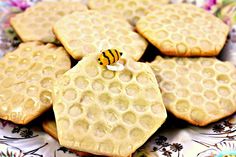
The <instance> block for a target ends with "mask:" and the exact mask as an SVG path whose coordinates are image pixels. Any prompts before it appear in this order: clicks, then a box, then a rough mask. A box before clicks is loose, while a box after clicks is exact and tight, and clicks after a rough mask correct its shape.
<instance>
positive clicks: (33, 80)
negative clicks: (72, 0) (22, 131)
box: [0, 42, 71, 124]
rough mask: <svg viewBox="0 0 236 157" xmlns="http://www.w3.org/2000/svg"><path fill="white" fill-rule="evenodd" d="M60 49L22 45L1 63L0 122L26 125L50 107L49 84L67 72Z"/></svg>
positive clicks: (62, 49)
mask: <svg viewBox="0 0 236 157" xmlns="http://www.w3.org/2000/svg"><path fill="white" fill-rule="evenodd" d="M70 65H71V63H70V57H69V55H68V54H67V52H66V51H65V50H64V48H63V47H56V46H55V45H53V44H47V45H44V44H42V43H38V42H30V43H22V44H20V46H19V47H18V48H17V49H16V50H14V51H13V52H9V53H7V54H6V55H5V56H4V57H3V58H1V59H0V86H1V89H0V99H1V105H0V118H2V119H5V120H9V121H12V122H14V123H17V124H27V123H29V122H30V121H32V120H33V119H35V118H37V117H38V116H40V115H41V114H42V113H44V112H45V111H46V110H48V109H49V108H50V107H51V106H52V88H53V87H52V82H53V81H54V80H55V79H56V78H58V77H59V76H60V75H61V74H63V73H64V72H65V71H67V70H69V69H70Z"/></svg>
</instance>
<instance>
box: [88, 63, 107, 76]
mask: <svg viewBox="0 0 236 157" xmlns="http://www.w3.org/2000/svg"><path fill="white" fill-rule="evenodd" d="M85 72H86V73H87V75H88V76H90V77H95V76H97V75H98V73H99V71H98V67H97V65H87V66H86V67H85ZM104 74H105V76H104ZM107 75H108V74H106V73H105V71H104V72H103V77H105V78H106V77H108V76H107Z"/></svg>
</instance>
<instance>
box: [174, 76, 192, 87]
mask: <svg viewBox="0 0 236 157" xmlns="http://www.w3.org/2000/svg"><path fill="white" fill-rule="evenodd" d="M176 81H177V84H178V85H180V86H183V87H184V86H188V85H189V81H188V79H186V78H182V77H179V78H177V80H176Z"/></svg>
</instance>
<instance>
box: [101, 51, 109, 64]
mask: <svg viewBox="0 0 236 157" xmlns="http://www.w3.org/2000/svg"><path fill="white" fill-rule="evenodd" d="M102 54H103V56H104V57H105V58H106V59H107V60H108V64H109V65H110V64H111V62H110V59H109V57H107V55H106V54H105V52H102Z"/></svg>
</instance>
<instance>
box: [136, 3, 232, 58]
mask: <svg viewBox="0 0 236 157" xmlns="http://www.w3.org/2000/svg"><path fill="white" fill-rule="evenodd" d="M155 8H156V9H154V10H153V11H152V12H151V13H149V14H148V15H147V16H145V17H143V18H142V19H141V20H140V21H138V23H137V26H136V27H137V30H138V32H139V33H140V34H142V35H143V36H144V37H145V38H147V40H149V41H150V42H151V43H152V44H153V45H154V46H156V47H157V48H158V49H159V50H160V51H161V52H162V53H163V54H165V55H170V56H216V55H218V54H219V52H220V50H221V49H222V48H223V46H224V44H225V41H226V37H227V34H228V32H229V28H228V26H227V25H226V24H224V23H223V22H222V21H221V20H220V19H218V18H217V17H215V16H214V15H211V14H210V13H208V12H207V11H205V10H203V9H201V8H198V7H196V6H194V5H191V4H170V5H163V6H161V7H160V6H158V7H155Z"/></svg>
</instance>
